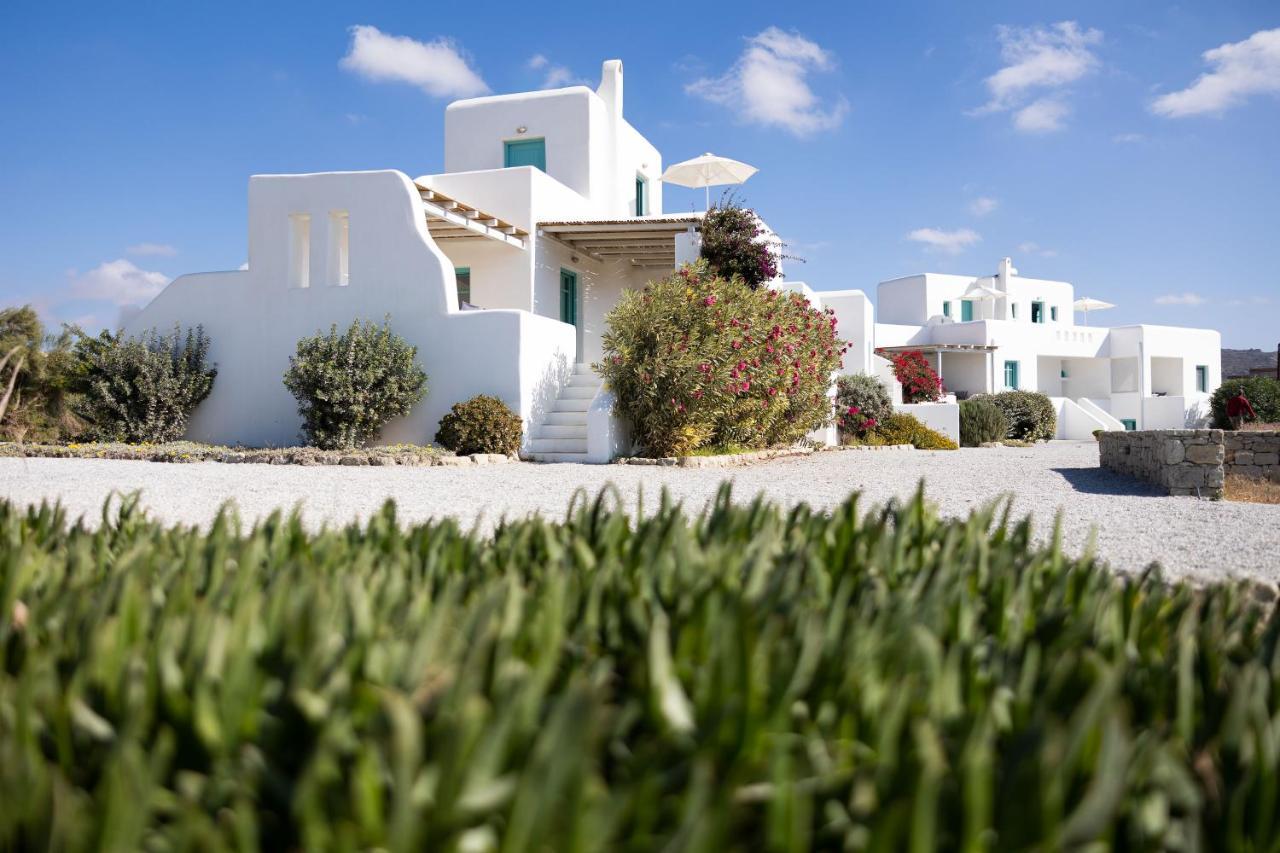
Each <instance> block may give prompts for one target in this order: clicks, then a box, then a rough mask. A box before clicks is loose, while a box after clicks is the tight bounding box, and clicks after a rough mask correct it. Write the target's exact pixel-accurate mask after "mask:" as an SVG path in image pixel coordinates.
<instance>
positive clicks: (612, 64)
mask: <svg viewBox="0 0 1280 853" xmlns="http://www.w3.org/2000/svg"><path fill="white" fill-rule="evenodd" d="M596 94H597V95H599V96H600V97H601V99H603V100H604V102H605V105H606V106H608V108H609V117H610V118H613V119H620V118H622V60H621V59H606V60H605V61H604V66H603V67H602V68H601V69H600V86H599V88H597V89H596Z"/></svg>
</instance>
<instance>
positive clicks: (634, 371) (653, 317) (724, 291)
mask: <svg viewBox="0 0 1280 853" xmlns="http://www.w3.org/2000/svg"><path fill="white" fill-rule="evenodd" d="M602 345H603V357H602V358H601V360H600V361H599V362H598V363H597V364H595V365H594V367H595V370H596V372H597V373H599V374H600V375H601V376H602V377H603V378H604V380H605V382H606V383H607V384H608V386H609V387H610V389H612V390H613V392H614V394H615V396H616V398H617V405H618V409H619V412H620V414H622V415H624V416H625V417H627V418H628V419H629V420H630V421H631V425H632V429H633V430H634V432H635V435H636V437H637V439H638V440H639V441H640V443H641V445H642V446H643V447H644V448H645V451H646V452H648V453H649V454H650V455H653V456H669V455H679V454H684V453H688V452H690V451H692V450H695V449H697V448H699V447H704V446H709V445H710V446H727V445H742V446H746V447H768V446H774V445H779V444H786V443H791V442H795V441H798V440H799V439H800V438H803V437H804V435H805V434H806V433H808V432H810V431H811V430H814V429H817V428H818V427H821V426H823V425H824V424H827V423H829V422H830V420H831V417H832V411H831V402H830V398H829V397H828V396H827V392H828V390H829V388H830V386H831V376H832V374H833V373H834V372H835V371H836V370H837V369H838V368H839V366H840V360H841V356H842V355H843V354H844V350H845V348H846V347H847V344H846V343H845V342H844V341H841V340H840V339H839V337H838V336H837V334H836V319H835V315H834V314H833V313H832V312H831V311H829V310H828V311H824V310H820V309H818V308H815V307H814V306H813V305H811V304H810V303H809V301H808V300H806V299H804V298H803V297H802V296H800V295H799V294H793V293H783V292H780V291H776V290H769V289H763V288H762V289H756V288H752V287H750V286H748V285H747V284H746V283H744V282H743V281H742V280H741V279H737V278H735V279H724V278H722V277H720V276H716V275H713V274H712V273H711V272H710V271H709V269H708V267H707V264H706V263H705V262H703V261H699V262H698V263H697V264H692V265H689V266H685V267H682V268H681V269H679V270H677V271H676V272H675V273H673V274H672V275H671V276H669V277H667V278H665V279H662V280H660V281H656V282H650V283H649V284H648V285H647V286H646V287H645V288H644V289H643V290H639V291H624V293H623V295H622V300H621V301H620V302H619V304H618V306H617V307H616V308H614V309H613V311H612V312H610V314H609V316H608V318H607V330H606V331H605V333H604V335H603V336H602Z"/></svg>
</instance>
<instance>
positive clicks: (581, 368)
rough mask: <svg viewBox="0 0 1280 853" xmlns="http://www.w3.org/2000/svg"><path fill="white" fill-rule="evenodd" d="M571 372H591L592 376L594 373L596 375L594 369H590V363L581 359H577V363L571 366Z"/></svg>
mask: <svg viewBox="0 0 1280 853" xmlns="http://www.w3.org/2000/svg"><path fill="white" fill-rule="evenodd" d="M573 372H574V373H578V374H582V373H589V374H591V375H592V376H595V375H596V372H595V371H594V370H592V369H591V365H589V364H587V363H586V362H582V361H579V362H578V363H576V364H575V365H574V366H573Z"/></svg>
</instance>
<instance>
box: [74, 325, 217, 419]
mask: <svg viewBox="0 0 1280 853" xmlns="http://www.w3.org/2000/svg"><path fill="white" fill-rule="evenodd" d="M208 354H209V338H208V336H207V335H205V333H204V329H203V328H202V327H200V326H197V327H195V328H194V329H189V330H188V331H187V333H186V335H185V336H184V335H183V334H182V330H181V329H180V328H178V327H174V330H173V331H172V332H169V333H168V334H165V335H161V334H159V333H158V332H157V331H156V330H155V329H152V330H151V331H149V332H147V333H145V334H144V335H142V336H141V337H136V338H127V337H125V336H124V333H123V332H117V333H112V332H109V331H104V332H102V333H100V334H99V335H97V336H96V337H90V336H89V335H86V334H83V333H79V334H78V336H77V338H76V341H75V344H74V350H73V353H72V356H71V361H72V367H71V371H72V373H73V375H72V378H71V379H70V380H69V382H70V384H71V385H72V387H74V389H75V391H76V392H78V396H77V398H76V400H75V406H76V413H77V414H78V415H79V416H80V417H81V418H82V419H83V420H84V422H85V424H84V431H85V433H86V434H87V435H88V436H89V437H90V438H91V439H93V440H95V441H122V442H128V443H131V444H136V443H141V442H156V443H158V442H165V441H174V440H176V439H178V438H181V437H182V434H183V433H184V432H186V430H187V421H188V419H189V418H190V417H191V413H192V412H193V411H195V408H196V406H198V405H199V404H200V403H201V402H202V401H203V400H204V399H205V398H206V397H208V396H209V392H210V391H212V390H213V380H214V377H216V376H217V375H218V371H217V370H216V369H215V368H214V367H212V366H210V365H208V364H206V361H207V358H208Z"/></svg>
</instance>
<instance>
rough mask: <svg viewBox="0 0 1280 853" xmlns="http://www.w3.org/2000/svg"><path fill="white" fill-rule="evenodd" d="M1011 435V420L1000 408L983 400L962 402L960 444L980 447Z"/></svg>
mask: <svg viewBox="0 0 1280 853" xmlns="http://www.w3.org/2000/svg"><path fill="white" fill-rule="evenodd" d="M1008 434H1009V419H1008V418H1006V417H1005V416H1004V412H1003V411H1001V410H1000V407H999V406H997V405H996V404H995V403H992V402H991V401H990V400H985V399H982V398H978V399H974V400H962V401H961V402H960V444H961V445H962V446H964V447H978V446H980V445H983V444H987V443H989V442H992V441H1001V440H1002V439H1004V437H1005V436H1006V435H1008Z"/></svg>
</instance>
